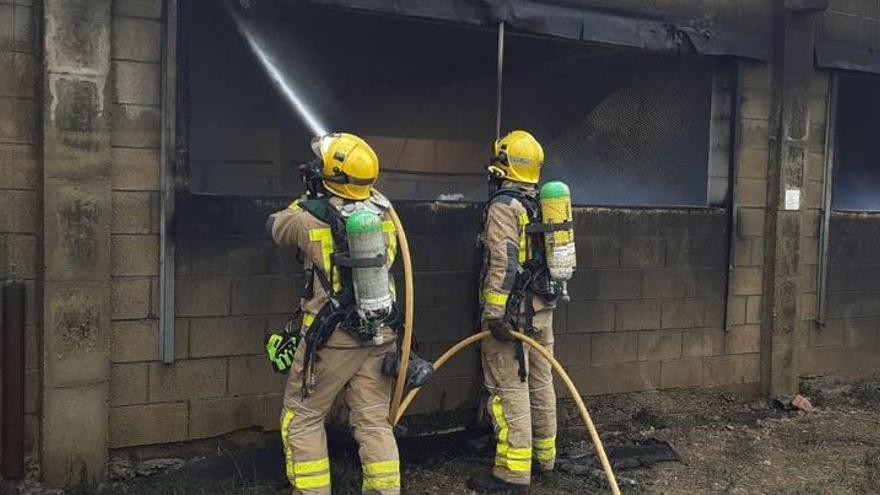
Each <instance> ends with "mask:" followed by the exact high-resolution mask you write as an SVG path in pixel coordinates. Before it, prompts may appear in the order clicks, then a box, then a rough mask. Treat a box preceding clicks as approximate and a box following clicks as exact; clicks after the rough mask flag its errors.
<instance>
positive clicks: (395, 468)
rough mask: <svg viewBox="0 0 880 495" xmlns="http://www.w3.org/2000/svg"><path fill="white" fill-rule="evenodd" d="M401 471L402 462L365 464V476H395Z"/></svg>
mask: <svg viewBox="0 0 880 495" xmlns="http://www.w3.org/2000/svg"><path fill="white" fill-rule="evenodd" d="M399 471H400V461H399V460H396V459H395V460H393V461H381V462H371V463H369V464H364V474H366V475H367V476H377V475H380V474H394V473H397V472H399Z"/></svg>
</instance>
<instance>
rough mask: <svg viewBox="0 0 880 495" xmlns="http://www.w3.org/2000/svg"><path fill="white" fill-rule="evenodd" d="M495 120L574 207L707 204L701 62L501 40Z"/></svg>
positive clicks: (706, 68) (706, 85)
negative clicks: (536, 158)
mask: <svg viewBox="0 0 880 495" xmlns="http://www.w3.org/2000/svg"><path fill="white" fill-rule="evenodd" d="M506 49H507V53H506V57H505V61H506V64H505V73H504V91H503V99H504V103H503V105H502V109H503V111H502V115H503V116H504V117H503V122H504V126H505V127H509V128H517V127H523V128H527V129H531V130H532V131H533V132H534V133H535V135H536V136H537V137H538V139H539V140H540V141H541V142H542V143H544V149H545V153H546V157H547V158H546V166H545V170H544V171H543V176H544V177H545V178H547V179H549V178H559V179H563V180H565V181H567V182H569V183H571V184H573V185H575V187H574V188H573V189H574V191H575V192H574V194H575V195H576V198H575V199H576V201H577V202H578V203H582V204H612V205H651V206H679V205H687V206H706V204H707V186H706V184H707V174H708V166H707V164H708V161H709V142H710V139H709V127H710V112H711V101H712V76H713V63H712V60H710V59H703V58H685V57H676V56H661V55H656V54H651V53H648V52H636V51H624V50H619V49H613V48H605V47H590V46H584V45H577V44H571V43H565V42H559V41H555V40H547V39H539V38H534V37H527V36H509V37H508V38H507V47H506Z"/></svg>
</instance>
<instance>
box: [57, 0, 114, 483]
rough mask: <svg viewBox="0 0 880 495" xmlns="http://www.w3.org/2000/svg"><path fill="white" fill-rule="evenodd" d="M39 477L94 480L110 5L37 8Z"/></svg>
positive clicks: (106, 282)
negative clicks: (40, 54) (40, 25)
mask: <svg viewBox="0 0 880 495" xmlns="http://www.w3.org/2000/svg"><path fill="white" fill-rule="evenodd" d="M43 14H44V26H45V29H44V39H43V41H44V45H43V50H44V57H45V58H44V64H43V71H44V72H43V81H44V87H43V89H44V98H43V103H42V105H43V108H42V110H43V129H42V131H43V159H44V164H43V170H44V173H43V191H44V196H43V225H44V232H43V236H44V238H43V240H44V245H45V249H44V254H43V260H42V264H43V267H44V270H43V273H42V278H43V281H42V282H43V287H44V304H43V322H44V329H43V332H44V335H43V423H42V435H41V455H40V461H41V463H42V472H43V477H44V479H45V481H46V482H48V483H49V484H51V485H55V486H61V485H67V484H71V483H76V482H78V481H79V480H80V479H82V478H83V477H85V478H86V479H101V478H103V476H104V471H105V466H106V461H107V436H108V381H109V338H108V336H109V331H108V328H109V325H110V309H111V308H110V213H111V211H110V210H111V177H110V171H111V170H110V163H111V158H110V156H111V155H110V122H111V118H110V117H111V115H110V110H111V108H112V105H111V103H112V97H111V96H112V95H111V86H112V85H111V84H110V83H109V82H110V80H109V74H110V26H111V19H110V0H46V1H45V2H44V9H43Z"/></svg>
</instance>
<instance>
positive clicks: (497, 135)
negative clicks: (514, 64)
mask: <svg viewBox="0 0 880 495" xmlns="http://www.w3.org/2000/svg"><path fill="white" fill-rule="evenodd" d="M496 75H497V81H496V87H495V97H496V101H495V139H501V90H502V86H503V85H502V83H503V80H504V21H501V22H499V23H498V66H497V72H496Z"/></svg>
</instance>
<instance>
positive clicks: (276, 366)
mask: <svg viewBox="0 0 880 495" xmlns="http://www.w3.org/2000/svg"><path fill="white" fill-rule="evenodd" d="M265 344H266V356H267V357H268V358H269V363H271V364H272V369H273V370H275V372H276V373H283V374H286V373H287V372H288V371H290V367H291V365H292V364H293V355H294V353H296V346H297V344H299V335H297V334H293V333H289V332H283V333H272V334H269V335H266V340H265Z"/></svg>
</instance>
